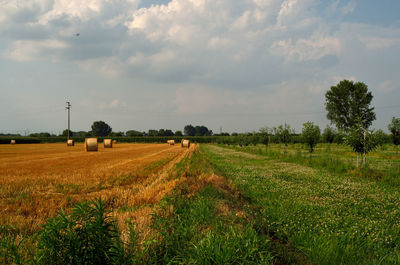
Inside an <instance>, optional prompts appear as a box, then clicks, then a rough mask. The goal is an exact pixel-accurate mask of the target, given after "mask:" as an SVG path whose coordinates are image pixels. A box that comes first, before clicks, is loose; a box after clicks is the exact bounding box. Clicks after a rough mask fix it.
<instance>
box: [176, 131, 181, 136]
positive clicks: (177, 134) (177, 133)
mask: <svg viewBox="0 0 400 265" xmlns="http://www.w3.org/2000/svg"><path fill="white" fill-rule="evenodd" d="M175 136H183V134H182V131H176V132H175Z"/></svg>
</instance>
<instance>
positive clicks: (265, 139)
mask: <svg viewBox="0 0 400 265" xmlns="http://www.w3.org/2000/svg"><path fill="white" fill-rule="evenodd" d="M272 132H273V129H272V128H269V127H268V126H266V127H263V128H261V129H260V134H261V141H262V143H263V145H265V150H266V151H268V147H269V144H270V142H271V134H272Z"/></svg>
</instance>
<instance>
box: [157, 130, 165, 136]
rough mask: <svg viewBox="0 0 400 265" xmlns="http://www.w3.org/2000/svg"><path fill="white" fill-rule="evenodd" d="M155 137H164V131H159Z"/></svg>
mask: <svg viewBox="0 0 400 265" xmlns="http://www.w3.org/2000/svg"><path fill="white" fill-rule="evenodd" d="M157 136H165V130H164V129H159V130H158V132H157Z"/></svg>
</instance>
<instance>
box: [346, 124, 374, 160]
mask: <svg viewBox="0 0 400 265" xmlns="http://www.w3.org/2000/svg"><path fill="white" fill-rule="evenodd" d="M362 126H363V124H361V123H359V124H358V125H356V126H353V127H352V128H350V130H349V132H348V133H347V135H346V137H345V142H346V144H348V145H349V146H350V147H351V148H352V149H353V151H354V152H356V153H357V167H358V155H359V154H360V155H361V156H362V165H363V166H365V164H366V157H367V154H368V153H369V152H370V151H372V150H374V149H375V148H376V147H377V145H378V143H377V140H376V135H375V134H374V132H373V131H368V130H367V129H365V128H363V127H362Z"/></svg>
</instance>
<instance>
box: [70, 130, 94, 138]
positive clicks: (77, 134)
mask: <svg viewBox="0 0 400 265" xmlns="http://www.w3.org/2000/svg"><path fill="white" fill-rule="evenodd" d="M73 136H74V137H82V138H83V137H89V136H91V135H90V133H89V132H85V131H79V132H74V133H73Z"/></svg>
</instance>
